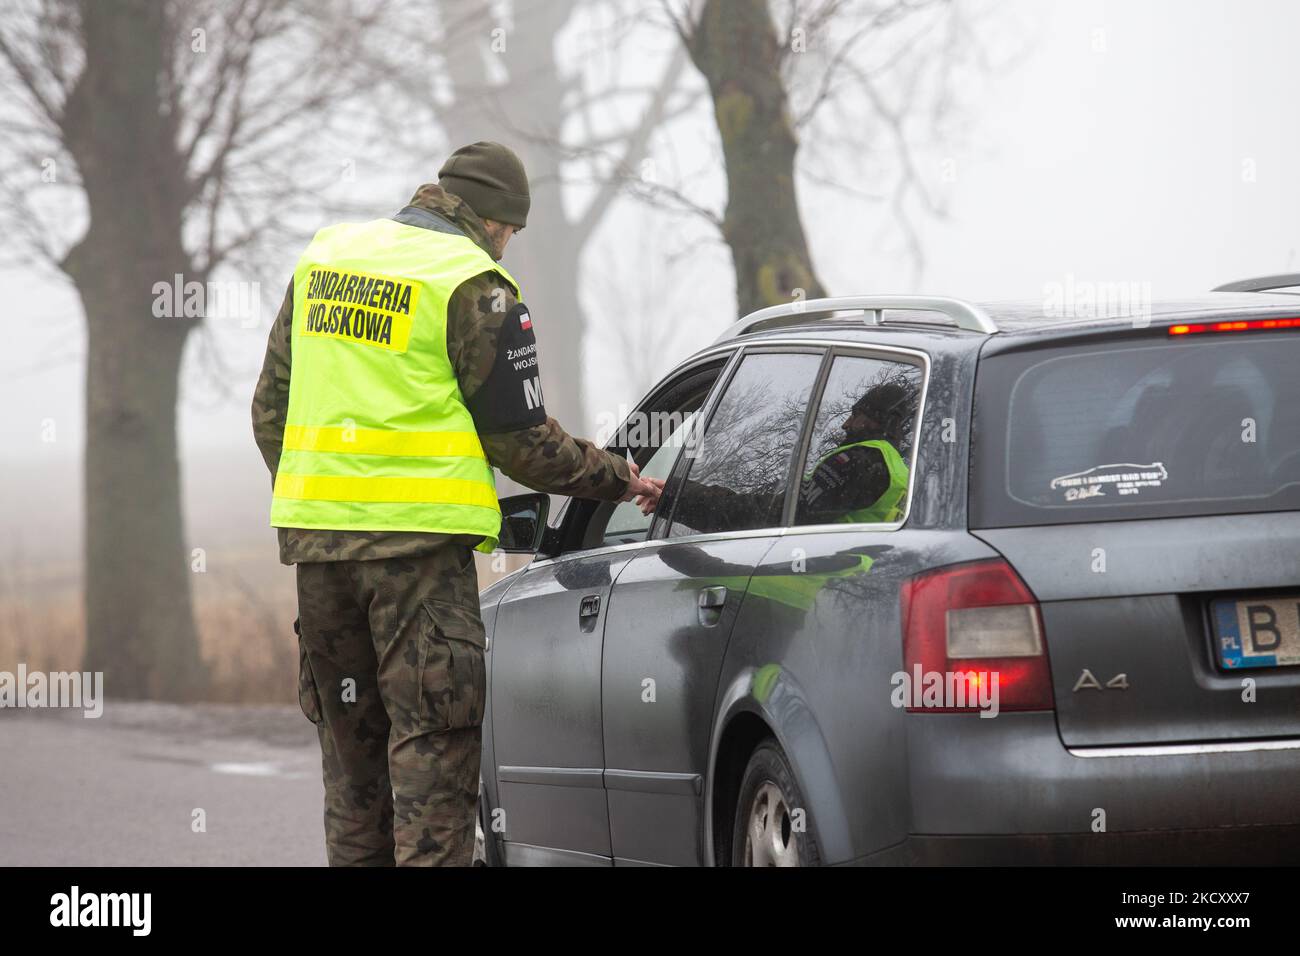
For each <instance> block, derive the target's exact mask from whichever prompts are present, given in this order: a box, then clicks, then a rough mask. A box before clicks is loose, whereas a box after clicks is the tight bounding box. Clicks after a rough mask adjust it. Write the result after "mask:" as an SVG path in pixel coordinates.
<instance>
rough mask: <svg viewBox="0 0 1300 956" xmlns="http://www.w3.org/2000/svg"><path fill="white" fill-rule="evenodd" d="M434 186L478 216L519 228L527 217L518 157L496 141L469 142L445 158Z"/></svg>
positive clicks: (524, 177)
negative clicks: (467, 206) (462, 201)
mask: <svg viewBox="0 0 1300 956" xmlns="http://www.w3.org/2000/svg"><path fill="white" fill-rule="evenodd" d="M438 185H439V186H441V187H442V188H443V189H445V190H447V192H449V193H452V194H454V195H456V196H459V197H460V198H461V199H463V200H465V202H467V203H469V208H470V209H473V210H474V212H475V214H476V215H477V216H478V217H479V218H480V219H495V220H496V221H497V222H508V223H510V224H511V225H512V226H518V227H519V228H520V229H522V228H523V227H524V224H525V223H526V222H527V220H528V202H529V197H528V174H527V173H526V172H524V164H523V163H522V162H520V160H519V157H518V156H516V155H515V154H514V152H513V151H512V150H510V149H509V148H508V147H506V146H502V145H501V144H500V143H487V142H479V143H471V144H470V145H469V146H462V147H461V148H460V149H458V150H456V152H454V153H452V154H451V155H450V156H448V157H447V161H446V162H445V163H443V164H442V169H440V170H438Z"/></svg>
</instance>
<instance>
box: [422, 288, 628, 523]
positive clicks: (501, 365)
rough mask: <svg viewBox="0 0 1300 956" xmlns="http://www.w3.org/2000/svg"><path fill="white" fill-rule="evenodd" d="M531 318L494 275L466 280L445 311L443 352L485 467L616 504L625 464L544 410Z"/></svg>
mask: <svg viewBox="0 0 1300 956" xmlns="http://www.w3.org/2000/svg"><path fill="white" fill-rule="evenodd" d="M531 326H532V320H531V318H530V317H529V315H528V312H527V310H526V309H525V307H524V306H523V304H522V303H520V302H519V301H518V299H516V297H515V295H514V292H513V291H512V290H511V289H510V287H509V285H508V284H507V283H506V282H505V280H504V279H502V278H501V277H500V276H498V275H497V274H496V273H494V272H485V273H483V274H482V275H478V276H475V277H474V278H473V279H470V280H468V281H466V282H464V283H463V284H462V285H461V286H460V288H458V289H457V290H456V291H455V293H453V295H452V297H451V301H450V302H449V303H448V306H447V353H448V355H449V356H450V357H451V361H452V365H453V366H454V367H455V369H456V378H457V380H458V381H459V383H460V390H461V394H462V395H463V396H464V398H465V403H466V405H467V406H468V407H469V409H470V413H471V414H472V415H473V416H474V424H475V427H476V428H477V430H478V433H479V439H480V441H482V443H483V451H484V452H485V453H486V454H487V458H488V461H490V462H491V463H492V464H493V466H495V467H496V468H499V469H500V470H501V473H502V474H504V475H506V476H507V477H509V478H512V479H514V480H515V481H517V482H519V483H520V484H522V485H527V486H528V487H529V488H534V489H536V490H537V491H544V492H547V493H548V494H556V495H571V496H576V497H580V498H601V499H605V500H611V501H612V500H617V499H618V498H620V497H622V495H623V492H624V491H625V490H626V488H627V483H628V481H629V480H630V479H631V477H632V473H631V472H630V471H629V470H628V466H627V460H626V459H625V458H621V457H619V456H618V455H612V454H610V453H609V452H606V451H604V450H603V449H601V448H598V447H596V445H594V444H592V443H591V442H589V441H586V440H585V439H582V438H575V437H573V436H572V435H570V434H568V433H567V432H566V431H565V430H564V429H563V428H561V427H560V423H559V422H557V421H556V420H555V419H554V418H551V417H550V416H549V415H547V414H546V409H545V408H544V407H543V406H542V402H541V391H540V388H539V387H538V383H539V381H540V378H539V372H538V368H537V355H536V343H535V341H534V338H533V333H532V328H531Z"/></svg>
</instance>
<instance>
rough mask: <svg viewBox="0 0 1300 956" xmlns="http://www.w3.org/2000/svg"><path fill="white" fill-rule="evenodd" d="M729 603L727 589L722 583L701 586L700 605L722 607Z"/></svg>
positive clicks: (703, 606)
mask: <svg viewBox="0 0 1300 956" xmlns="http://www.w3.org/2000/svg"><path fill="white" fill-rule="evenodd" d="M726 603H727V589H726V588H725V587H723V586H722V585H718V586H717V587H714V588H700V607H701V608H706V607H722V605H724V604H726Z"/></svg>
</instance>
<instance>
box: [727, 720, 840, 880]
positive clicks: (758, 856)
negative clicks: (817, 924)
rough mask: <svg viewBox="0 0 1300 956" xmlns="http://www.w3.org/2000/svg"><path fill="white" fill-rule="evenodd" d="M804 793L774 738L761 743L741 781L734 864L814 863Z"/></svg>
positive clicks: (733, 841) (814, 847)
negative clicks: (801, 791)
mask: <svg viewBox="0 0 1300 956" xmlns="http://www.w3.org/2000/svg"><path fill="white" fill-rule="evenodd" d="M807 823H808V814H807V811H806V810H805V808H804V801H803V795H802V794H801V793H800V792H799V786H798V784H796V783H795V780H794V772H793V771H792V770H791V769H790V764H789V762H788V761H787V760H786V759H785V754H784V753H782V752H781V748H780V746H778V745H777V743H776V741H775V740H771V739H769V740H765V741H763V743H761V744H759V745H758V747H757V748H756V749H755V750H754V753H753V755H752V756H750V758H749V764H748V765H747V766H746V767H745V774H744V776H743V777H742V778H741V781H740V797H739V799H738V800H737V802H736V822H735V825H734V827H733V830H732V835H731V865H732V866H818V865H819V864H820V863H821V857H820V855H819V854H818V852H817V844H816V842H815V841H814V840H813V837H812V834H811V833H809V832H808V827H807Z"/></svg>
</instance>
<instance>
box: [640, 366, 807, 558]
mask: <svg viewBox="0 0 1300 956" xmlns="http://www.w3.org/2000/svg"><path fill="white" fill-rule="evenodd" d="M821 362H822V353H821V352H795V353H774V352H752V353H749V354H747V355H745V356H744V357H743V358H742V359H741V361H740V366H739V367H738V368H737V369H736V373H735V374H734V375H733V376H732V377H731V381H730V382H728V383H727V386H726V391H724V392H723V394H722V398H721V399H720V400H719V401H718V405H717V408H716V409H715V410H714V412H713V415H712V417H711V418H710V419H709V423H708V426H707V427H706V428H705V430H704V434H703V437H702V439H701V440H700V441H699V442H697V443H696V442H693V443H691V444H690V445H689V446H688V447H687V449H686V450H685V451H684V452H683V455H684V456H685V464H686V468H685V475H684V478H681V477H676V476H675V477H674V478H673V479H672V480H670V481H669V483H668V485H667V486H666V488H665V498H666V499H670V500H669V501H668V502H667V503H668V506H669V507H671V509H672V511H671V514H672V521H671V524H670V525H669V530H668V537H670V538H678V537H682V536H684V535H693V534H711V533H717V532H723V531H746V530H750V529H755V528H769V527H777V526H780V524H781V519H782V512H783V511H784V508H785V492H786V488H787V487H788V486H789V478H790V467H791V462H792V460H793V458H794V453H795V449H796V448H797V447H798V445H799V438H800V435H801V434H802V430H803V424H804V417H805V415H806V413H807V409H808V399H809V396H810V395H811V394H812V390H813V386H814V385H815V384H816V381H817V372H818V369H819V368H820V366H821ZM664 506H665V502H661V503H660V508H661V509H663V508H664Z"/></svg>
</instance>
